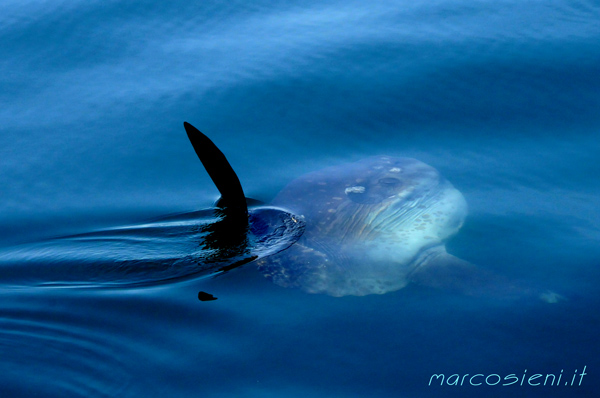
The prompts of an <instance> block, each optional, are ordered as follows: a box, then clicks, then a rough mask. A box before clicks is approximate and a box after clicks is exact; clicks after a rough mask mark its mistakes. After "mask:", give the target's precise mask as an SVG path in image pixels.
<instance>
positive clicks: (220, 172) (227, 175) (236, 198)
mask: <svg viewBox="0 0 600 398" xmlns="http://www.w3.org/2000/svg"><path fill="white" fill-rule="evenodd" d="M183 127H185V131H186V132H187V135H188V138H189V139H190V142H191V143H192V146H193V147H194V150H195V151H196V154H197V155H198V158H200V161H201V162H202V164H203V165H204V168H205V169H206V172H207V173H208V175H209V176H210V178H211V179H212V180H213V182H214V184H215V185H216V187H217V189H218V190H219V192H220V193H221V199H219V202H218V206H219V207H225V208H228V209H239V210H243V211H244V212H245V213H247V212H248V207H247V205H246V197H245V196H244V191H243V189H242V184H240V180H239V178H238V176H237V175H236V174H235V171H233V168H231V165H230V164H229V162H228V161H227V158H225V155H223V152H221V151H220V150H219V148H217V146H216V145H215V144H214V143H213V142H212V141H211V140H210V139H209V138H208V137H207V136H206V135H204V134H202V133H201V132H200V131H199V130H198V129H197V128H195V127H194V126H192V125H191V124H189V123H188V122H183Z"/></svg>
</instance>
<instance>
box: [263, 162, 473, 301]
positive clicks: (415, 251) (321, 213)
mask: <svg viewBox="0 0 600 398" xmlns="http://www.w3.org/2000/svg"><path fill="white" fill-rule="evenodd" d="M273 204H274V205H284V206H285V207H286V208H288V209H290V211H292V212H293V213H295V214H298V215H301V216H302V217H303V218H304V221H305V223H306V231H305V233H304V235H303V236H302V237H301V238H300V239H299V241H298V242H297V243H296V244H295V245H294V246H292V247H291V248H289V249H288V250H286V251H285V252H282V253H279V254H278V255H275V256H272V257H269V258H264V259H262V260H260V261H259V262H258V266H259V269H260V270H261V271H262V272H263V273H264V274H265V275H266V276H267V277H268V278H269V279H271V280H273V282H275V283H277V284H278V285H281V286H286V287H299V288H301V289H303V290H305V291H307V292H311V293H325V294H329V295H332V296H346V295H358V296H362V295H366V294H382V293H386V292H389V291H394V290H398V289H401V288H402V287H404V286H405V285H406V284H407V283H409V282H410V281H411V280H412V279H413V277H414V275H415V274H419V273H420V272H421V271H422V270H424V269H427V268H429V267H430V266H431V265H432V264H433V263H434V262H440V263H444V262H446V263H447V262H448V260H449V259H450V258H451V259H452V260H454V262H460V261H461V260H458V259H456V258H455V257H453V256H450V255H449V254H447V253H446V251H445V246H444V242H445V241H446V240H447V239H448V238H450V237H451V236H452V235H454V234H455V233H456V232H457V231H458V230H459V228H460V227H461V226H462V224H463V221H464V219H465V216H466V214H467V205H466V202H465V199H464V197H463V196H462V194H461V193H460V192H459V191H458V190H457V189H455V188H454V187H453V186H452V184H451V183H450V182H449V181H447V180H446V179H445V178H444V177H442V176H441V175H440V173H439V172H438V171H437V170H436V169H434V168H433V167H431V166H428V165H427V164H425V163H423V162H420V161H418V160H416V159H411V158H394V157H389V156H376V157H371V158H367V159H364V160H361V161H358V162H355V163H350V164H345V165H340V166H334V167H329V168H326V169H323V170H320V171H317V172H313V173H310V174H307V175H304V176H302V177H300V178H298V179H296V180H294V181H292V182H291V183H290V184H289V185H288V186H287V187H285V188H284V189H283V190H282V191H281V192H280V193H279V194H278V195H277V197H276V198H275V199H274V201H273ZM433 259H435V261H432V260H433ZM464 263H465V264H468V263H466V262H464Z"/></svg>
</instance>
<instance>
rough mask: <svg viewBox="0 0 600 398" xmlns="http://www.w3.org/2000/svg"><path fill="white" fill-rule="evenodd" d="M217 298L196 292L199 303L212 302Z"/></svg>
mask: <svg viewBox="0 0 600 398" xmlns="http://www.w3.org/2000/svg"><path fill="white" fill-rule="evenodd" d="M216 299H217V298H216V297H215V296H213V295H212V294H210V293H206V292H198V300H200V301H214V300H216Z"/></svg>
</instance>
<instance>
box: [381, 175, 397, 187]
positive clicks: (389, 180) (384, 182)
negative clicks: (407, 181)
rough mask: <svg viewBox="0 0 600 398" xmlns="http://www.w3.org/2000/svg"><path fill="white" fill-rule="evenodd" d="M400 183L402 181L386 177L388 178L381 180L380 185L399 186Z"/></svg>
mask: <svg viewBox="0 0 600 398" xmlns="http://www.w3.org/2000/svg"><path fill="white" fill-rule="evenodd" d="M400 183H401V181H400V180H399V179H397V178H393V177H386V178H380V179H379V184H381V185H387V186H391V185H399V184H400Z"/></svg>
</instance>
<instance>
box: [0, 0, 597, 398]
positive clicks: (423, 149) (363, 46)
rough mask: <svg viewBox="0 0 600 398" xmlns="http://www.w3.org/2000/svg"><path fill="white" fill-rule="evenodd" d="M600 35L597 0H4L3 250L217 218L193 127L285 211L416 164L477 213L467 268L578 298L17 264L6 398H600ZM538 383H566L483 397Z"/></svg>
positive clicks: (248, 183)
mask: <svg viewBox="0 0 600 398" xmlns="http://www.w3.org/2000/svg"><path fill="white" fill-rule="evenodd" d="M599 21H600V2H598V1H593V0H572V1H567V0H548V1H534V0H519V1H513V0H499V1H494V2H490V1H483V0H480V1H476V0H472V1H456V0H454V1H452V0H447V1H446V0H440V1H429V2H426V3H419V2H409V1H402V0H396V1H378V2H363V1H345V2H340V1H285V2H275V1H253V2H243V1H229V2H226V3H224V2H217V1H203V2H198V3H197V4H194V3H193V2H192V3H190V2H183V1H172V2H168V3H166V2H163V3H159V2H151V1H139V2H126V1H109V2H107V1H54V2H47V1H36V0H32V1H13V0H7V1H3V2H2V4H1V5H0V105H1V106H0V192H1V194H0V223H1V225H2V228H1V230H0V246H1V249H2V250H12V248H13V247H14V246H15V245H19V244H24V243H26V244H35V243H36V242H39V241H41V240H43V239H47V238H53V237H57V236H64V235H69V234H78V233H87V232H93V231H99V230H102V229H105V228H114V227H116V226H121V225H134V224H137V223H143V222H146V220H149V219H153V218H156V217H161V216H163V215H166V214H172V213H178V212H189V211H195V210H198V209H205V208H208V207H210V206H211V205H212V203H213V201H214V200H215V199H216V198H217V196H218V193H217V191H216V189H215V187H214V186H213V184H212V182H211V181H210V179H209V178H208V176H207V175H206V173H205V171H204V170H203V168H202V165H201V164H200V162H199V161H198V159H197V157H196V155H195V154H194V151H193V150H192V148H191V146H190V144H189V142H188V140H187V137H186V135H185V132H184V130H183V127H182V122H183V121H184V120H187V121H188V122H190V123H192V124H194V125H195V126H196V127H198V128H199V129H200V130H201V131H203V132H204V133H206V134H208V135H209V136H210V137H211V138H212V139H213V140H214V141H215V143H216V144H217V145H218V146H219V147H220V148H221V149H222V150H223V151H224V152H225V153H226V155H227V157H228V159H229V160H230V162H231V164H232V166H233V168H234V169H235V170H236V171H237V173H238V175H239V177H240V180H241V181H242V184H243V186H244V189H245V191H246V195H247V196H249V197H252V198H256V199H259V200H263V201H265V202H268V201H269V200H271V199H272V198H273V197H274V196H275V195H276V194H277V192H279V190H280V189H282V188H283V187H284V186H285V185H286V184H287V183H288V182H289V181H291V180H293V179H294V178H295V177H298V176H300V175H303V174H305V173H308V172H311V171H315V170H318V169H321V168H323V167H327V166H331V165H336V164H341V163H345V162H349V161H354V160H358V159H361V158H365V157H368V156H372V155H378V154H388V155H390V156H404V157H414V158H417V159H419V160H421V161H423V162H425V163H427V164H429V165H431V166H433V167H435V168H436V169H438V170H439V171H440V172H441V174H442V175H444V176H445V177H446V178H447V179H448V180H449V181H451V182H452V183H453V184H454V186H455V187H456V188H457V189H458V190H459V191H461V192H462V193H463V195H464V196H465V198H466V201H467V203H468V206H469V215H468V218H467V220H466V223H465V225H464V226H463V228H462V229H461V231H460V232H459V233H458V234H457V235H456V236H455V237H454V238H453V239H452V240H451V241H450V242H449V243H448V251H449V252H451V253H452V254H454V255H456V256H458V257H460V258H462V259H465V260H467V261H469V262H471V263H474V264H477V265H478V266H480V267H482V268H484V269H486V270H490V271H491V272H495V273H497V274H500V275H503V276H504V277H506V278H508V279H511V280H515V281H519V282H520V283H522V284H523V285H531V286H535V287H536V288H540V289H547V290H549V291H553V292H556V293H558V294H560V295H561V296H563V297H564V299H563V300H560V301H559V302H557V303H554V304H549V303H546V302H544V301H542V300H529V299H520V300H519V299H517V300H502V299H497V298H474V297H470V296H466V295H461V294H456V293H453V292H447V291H443V290H435V289H431V288H426V287H421V286H413V285H410V286H408V287H406V288H404V289H402V290H399V291H396V292H392V293H387V294H384V295H370V296H364V297H341V298H335V297H329V296H326V295H311V294H307V293H303V292H302V291H299V290H294V289H285V288H282V287H279V286H276V285H274V284H273V283H271V282H269V281H268V280H267V279H265V278H264V277H263V276H262V275H261V274H260V273H258V272H257V271H256V269H255V267H254V266H253V264H252V263H249V264H246V265H245V266H243V267H240V268H238V269H236V270H234V271H232V272H229V273H227V274H225V275H222V276H220V277H217V278H214V279H191V280H186V281H183V282H173V283H167V284H161V285H158V286H155V285H153V286H145V287H128V288H103V289H95V288H90V287H80V288H65V287H48V286H37V285H33V284H31V285H28V284H22V285H19V286H17V285H15V284H14V283H9V282H7V274H6V271H3V270H2V269H0V395H2V396H7V397H30V396H44V397H65V396H69V397H78V396H81V397H113V396H119V397H139V396H148V397H150V396H151V397H164V396H169V397H191V396H199V397H234V396H235V397H239V396H244V397H282V396H285V397H305V396H307V395H310V396H312V397H332V396H335V397H365V396H369V397H440V396H449V397H481V396H484V395H485V396H490V397H506V396H527V397H571V396H582V397H593V396H597V394H598V391H599V390H600V387H598V386H599V381H598V380H599V379H598V375H599V374H600V360H599V359H598V358H599V357H600V346H599V344H598V342H597V331H598V328H599V327H600V300H599V298H598V288H597V286H598V285H599V283H600V267H598V265H600V264H599V263H600V245H599V243H600V210H599V208H600V206H599V200H598V198H599V197H600V184H598V175H599V174H600V160H599V159H600V156H599V155H600V140H599V138H600V134H599V133H600V112H599V111H598V110H599V109H600V23H599ZM82 253H84V252H82ZM84 254H85V253H84ZM99 265H100V264H99ZM29 271H30V269H29V268H27V267H25V266H24V268H23V271H22V274H21V276H27V275H26V273H27V272H29ZM11 272H13V271H11ZM45 272H47V273H48V274H49V275H52V272H53V269H52V268H51V269H50V271H47V270H46V271H45ZM57 272H58V271H57ZM32 277H35V275H32ZM199 290H202V291H207V292H210V293H212V294H214V295H215V296H217V297H218V300H216V301H210V302H200V301H198V299H197V293H198V291H199ZM584 366H585V367H586V373H587V374H586V375H585V377H584V378H582V379H581V385H579V379H580V376H577V377H576V381H575V382H574V383H573V382H572V376H573V374H574V372H576V371H577V372H578V373H577V374H581V371H582V370H583V367H584ZM525 370H526V373H527V376H529V375H534V374H544V376H545V375H546V374H555V375H556V376H557V377H558V375H559V374H560V373H561V370H562V372H563V374H564V376H563V377H562V379H561V383H560V384H561V385H559V386H557V385H553V386H549V385H546V386H543V385H539V386H528V385H527V384H528V381H527V379H525V382H524V383H523V385H520V383H516V384H513V385H509V386H502V385H501V384H503V383H500V384H499V385H496V386H486V385H485V379H483V377H480V378H479V379H475V380H474V383H476V382H477V381H480V382H484V384H483V385H481V386H473V385H469V384H468V383H469V382H468V380H469V378H468V377H471V376H472V375H475V374H482V375H485V376H488V375H493V374H498V375H499V376H501V377H505V376H508V375H510V374H515V375H516V377H519V378H520V377H522V375H523V374H524V372H525ZM439 373H444V374H445V376H446V377H449V376H451V375H453V374H458V375H460V376H461V377H462V376H463V375H465V374H469V375H470V376H468V377H467V379H466V382H465V383H464V384H463V386H454V385H448V383H444V385H443V386H440V385H439V384H440V383H439V382H437V384H436V381H434V382H433V383H431V384H432V385H429V383H430V380H431V379H430V378H431V376H432V375H433V374H439ZM454 378H456V377H454ZM537 380H538V381H539V380H541V379H537ZM489 381H490V384H493V383H494V382H495V376H492V377H491V378H490V379H489ZM565 381H566V382H567V385H564V382H565ZM533 383H535V380H534V381H533ZM571 384H574V385H571Z"/></svg>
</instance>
